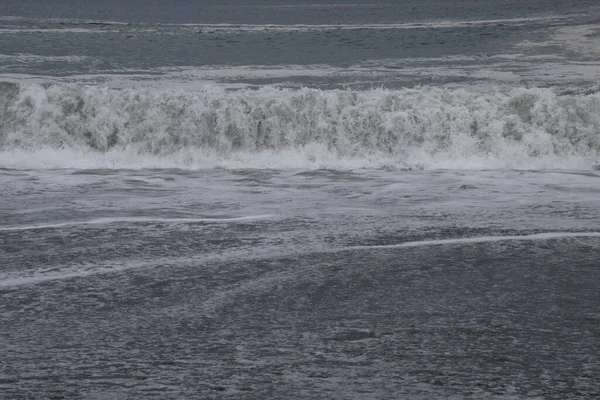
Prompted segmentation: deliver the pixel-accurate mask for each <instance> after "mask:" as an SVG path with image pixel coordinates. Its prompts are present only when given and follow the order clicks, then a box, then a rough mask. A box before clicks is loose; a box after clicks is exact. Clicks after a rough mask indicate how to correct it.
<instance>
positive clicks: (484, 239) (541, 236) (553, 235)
mask: <svg viewBox="0 0 600 400" xmlns="http://www.w3.org/2000/svg"><path fill="white" fill-rule="evenodd" d="M571 237H600V232H546V233H535V234H532V235H519V236H479V237H468V238H455V239H436V240H418V241H414V242H404V243H397V244H382V245H373V246H350V247H344V248H341V249H336V250H334V251H335V252H341V251H352V250H376V249H396V248H398V249H400V248H409V247H423V246H441V245H452V244H471V243H489V242H505V241H535V240H551V239H562V238H571Z"/></svg>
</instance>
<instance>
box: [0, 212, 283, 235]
mask: <svg viewBox="0 0 600 400" xmlns="http://www.w3.org/2000/svg"><path fill="white" fill-rule="evenodd" d="M272 217H273V215H271V214H264V215H247V216H242V217H228V218H155V217H113V218H95V219H89V220H85V221H66V222H57V223H53V224H36V225H19V226H7V227H0V232H10V231H27V230H36V229H56V228H64V227H72V226H81V225H108V224H116V223H144V222H146V223H148V222H150V223H160V224H194V223H207V224H212V223H234V222H244V221H256V220H264V219H269V218H272Z"/></svg>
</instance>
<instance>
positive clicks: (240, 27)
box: [164, 16, 572, 33]
mask: <svg viewBox="0 0 600 400" xmlns="http://www.w3.org/2000/svg"><path fill="white" fill-rule="evenodd" d="M564 18H567V16H548V17H530V18H509V19H483V20H450V21H423V22H418V23H414V22H411V23H380V24H285V25H284V24H230V23H221V24H196V23H190V24H170V25H171V26H187V27H193V28H196V29H201V30H202V31H203V32H206V33H210V32H217V31H218V32H228V33H238V32H268V31H273V32H295V31H301V32H310V31H332V30H400V29H402V30H404V29H407V30H410V29H448V28H462V27H469V26H485V25H499V24H512V25H522V24H527V23H531V22H536V21H553V20H560V19H564ZM569 18H572V16H569ZM164 25H165V26H169V24H164Z"/></svg>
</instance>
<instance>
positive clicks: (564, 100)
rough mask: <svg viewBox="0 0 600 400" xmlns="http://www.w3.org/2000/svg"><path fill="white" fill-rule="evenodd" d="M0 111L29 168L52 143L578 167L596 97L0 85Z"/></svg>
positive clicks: (375, 163)
mask: <svg viewBox="0 0 600 400" xmlns="http://www.w3.org/2000/svg"><path fill="white" fill-rule="evenodd" d="M0 116H1V118H0V161H2V163H3V164H5V165H7V164H8V165H9V166H13V167H19V163H20V161H19V158H20V157H21V158H23V157H24V156H23V155H24V154H26V153H28V154H29V157H27V162H26V163H27V165H29V166H34V165H35V159H36V154H37V155H39V154H46V155H47V154H49V153H48V152H50V153H52V152H58V153H60V152H63V153H65V154H66V153H69V154H71V155H72V156H73V154H74V153H76V154H77V156H76V157H84V158H89V160H93V161H90V162H91V163H92V164H93V163H100V164H102V160H108V161H110V162H109V163H108V164H110V165H101V166H102V167H106V166H115V167H124V165H123V163H120V162H119V161H118V160H119V159H120V158H121V159H122V158H125V159H127V162H128V164H127V166H126V167H135V165H136V157H137V158H139V165H140V167H149V166H151V165H152V163H153V162H157V163H158V164H160V165H157V166H164V165H165V164H168V165H169V166H170V167H181V168H188V167H192V168H203V167H214V166H221V167H228V166H233V165H235V167H241V166H246V167H265V166H268V167H273V168H278V167H282V168H287V167H290V166H296V167H309V168H310V167H328V166H329V167H331V166H333V167H335V166H336V165H338V164H340V163H342V164H344V166H346V167H381V166H392V167H425V168H582V167H586V168H589V167H591V166H592V164H593V163H594V162H595V161H596V159H597V157H598V153H599V151H600V95H599V94H597V93H589V94H566V95H560V94H557V93H555V92H554V91H552V90H550V89H539V88H529V89H528V88H516V89H513V90H511V91H500V90H494V91H490V92H487V93H482V92H480V91H475V90H466V89H443V88H435V87H424V88H416V89H403V90H384V89H376V90H367V91H349V90H348V91H344V90H319V89H308V88H305V89H277V88H261V89H258V90H250V89H248V90H239V91H227V90H224V89H221V88H217V87H211V88H206V89H204V90H202V91H195V92H192V91H182V90H159V89H155V88H136V89H111V88H107V87H100V86H83V85H76V84H70V85H66V84H65V85H51V86H48V87H45V86H40V85H35V84H12V83H0ZM58 153H57V154H58ZM124 155H125V156H124ZM294 155H296V156H294ZM73 157H75V156H73ZM290 157H292V158H294V157H296V158H295V163H292V165H290V162H289V161H290ZM40 158H44V157H41V156H40ZM67 158H69V157H67ZM111 160H112V161H111ZM152 160H155V161H152ZM265 160H268V163H267V164H268V165H264V163H265ZM303 160H304V161H303ZM21 161H23V160H21ZM303 163H306V165H302V164H303ZM336 163H337V164H336ZM80 164H81V163H80V161H79V162H77V163H75V162H74V163H73V165H69V160H68V159H65V160H63V161H61V162H59V163H58V165H55V167H57V166H58V167H77V165H80ZM329 164H332V165H329ZM334 164H335V165H334ZM90 166H92V165H90Z"/></svg>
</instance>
